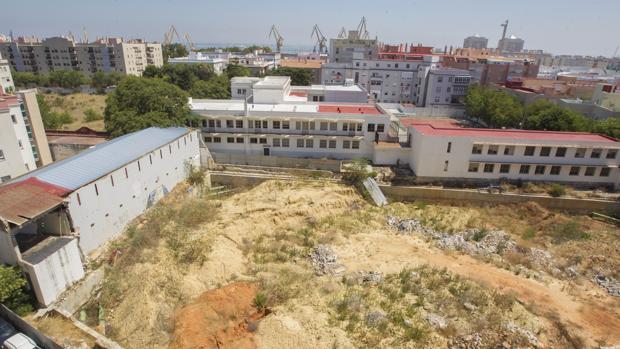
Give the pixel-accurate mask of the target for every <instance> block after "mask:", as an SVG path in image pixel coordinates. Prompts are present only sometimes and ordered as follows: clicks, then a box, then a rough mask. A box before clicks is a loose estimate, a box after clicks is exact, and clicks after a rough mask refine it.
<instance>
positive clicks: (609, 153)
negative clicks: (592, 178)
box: [605, 149, 618, 159]
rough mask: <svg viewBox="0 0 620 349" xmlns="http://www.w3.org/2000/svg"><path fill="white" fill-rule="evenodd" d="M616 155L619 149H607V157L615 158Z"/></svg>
mask: <svg viewBox="0 0 620 349" xmlns="http://www.w3.org/2000/svg"><path fill="white" fill-rule="evenodd" d="M616 155H618V149H609V150H607V155H606V156H605V158H607V159H615V158H616Z"/></svg>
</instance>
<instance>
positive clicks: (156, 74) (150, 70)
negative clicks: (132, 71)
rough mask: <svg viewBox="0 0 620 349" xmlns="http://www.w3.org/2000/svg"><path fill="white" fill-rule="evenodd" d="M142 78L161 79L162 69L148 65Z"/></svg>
mask: <svg viewBox="0 0 620 349" xmlns="http://www.w3.org/2000/svg"><path fill="white" fill-rule="evenodd" d="M142 76H143V77H145V78H161V77H162V68H159V67H156V66H154V65H147V66H146V68H144V71H143V72H142Z"/></svg>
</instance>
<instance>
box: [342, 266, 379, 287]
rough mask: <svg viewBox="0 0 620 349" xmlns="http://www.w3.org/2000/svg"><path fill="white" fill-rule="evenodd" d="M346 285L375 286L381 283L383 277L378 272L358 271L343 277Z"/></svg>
mask: <svg viewBox="0 0 620 349" xmlns="http://www.w3.org/2000/svg"><path fill="white" fill-rule="evenodd" d="M343 279H344V282H345V283H346V284H347V285H361V284H370V285H376V284H380V283H381V282H382V281H383V275H381V273H380V272H378V271H363V270H362V271H358V272H355V273H350V274H347V275H345V276H344V277H343Z"/></svg>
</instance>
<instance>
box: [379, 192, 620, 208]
mask: <svg viewBox="0 0 620 349" xmlns="http://www.w3.org/2000/svg"><path fill="white" fill-rule="evenodd" d="M380 188H381V190H382V191H383V193H384V194H385V195H386V196H388V197H390V198H392V199H396V200H402V201H413V200H426V201H452V202H454V201H455V200H456V201H471V202H475V203H496V204H516V203H522V202H527V201H532V202H536V203H538V204H540V205H542V206H544V207H547V208H550V209H558V210H567V211H577V212H587V213H589V212H592V211H596V212H609V213H618V212H620V202H614V201H604V200H591V199H576V198H553V197H548V196H535V195H519V194H489V193H479V192H477V191H470V190H456V189H442V188H420V187H402V186H390V185H381V186H380Z"/></svg>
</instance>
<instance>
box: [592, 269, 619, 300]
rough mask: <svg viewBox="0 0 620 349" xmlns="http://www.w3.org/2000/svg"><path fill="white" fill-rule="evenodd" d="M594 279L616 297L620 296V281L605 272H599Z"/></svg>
mask: <svg viewBox="0 0 620 349" xmlns="http://www.w3.org/2000/svg"><path fill="white" fill-rule="evenodd" d="M594 281H595V282H596V283H597V284H598V285H599V286H601V287H602V288H604V289H605V290H606V291H607V293H609V294H610V295H612V296H614V297H620V282H618V281H616V280H614V279H612V278H609V277H607V276H605V275H603V274H599V275H597V276H596V277H595V278H594Z"/></svg>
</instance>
